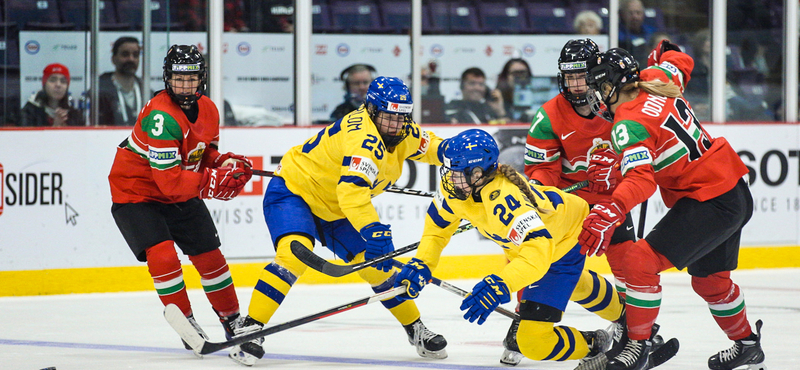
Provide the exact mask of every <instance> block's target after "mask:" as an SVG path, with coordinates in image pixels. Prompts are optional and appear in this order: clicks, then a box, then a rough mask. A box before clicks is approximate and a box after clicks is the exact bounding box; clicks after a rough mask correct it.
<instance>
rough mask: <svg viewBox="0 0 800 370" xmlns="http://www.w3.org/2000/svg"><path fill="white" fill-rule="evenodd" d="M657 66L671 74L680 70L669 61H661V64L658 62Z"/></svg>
mask: <svg viewBox="0 0 800 370" xmlns="http://www.w3.org/2000/svg"><path fill="white" fill-rule="evenodd" d="M658 66H659V67H661V68H664V69H666V70H667V71H669V73H672V74H673V75H676V74H678V73H680V72H681V71H680V70H679V69H678V67H676V66H675V65H674V64H672V63H670V62H661V64H659V65H658Z"/></svg>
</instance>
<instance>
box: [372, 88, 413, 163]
mask: <svg viewBox="0 0 800 370" xmlns="http://www.w3.org/2000/svg"><path fill="white" fill-rule="evenodd" d="M366 108H367V113H368V114H369V117H370V119H371V120H372V122H373V123H374V124H375V127H376V128H377V129H378V132H379V133H380V134H381V139H382V140H383V144H384V145H385V146H386V148H387V149H392V148H394V147H396V146H398V145H400V143H401V142H403V140H405V138H406V137H407V136H408V133H409V131H410V130H411V126H410V124H411V122H412V119H411V112H412V111H413V109H414V102H413V101H412V100H411V93H410V92H409V91H408V87H407V86H406V84H405V83H403V81H402V80H401V79H399V78H396V77H384V76H380V77H378V78H376V79H374V80H372V82H371V83H370V85H369V89H368V90H367V101H366ZM401 120H402V127H401V128H400V130H398V131H396V133H395V128H396V127H397V124H398V122H400V121H401Z"/></svg>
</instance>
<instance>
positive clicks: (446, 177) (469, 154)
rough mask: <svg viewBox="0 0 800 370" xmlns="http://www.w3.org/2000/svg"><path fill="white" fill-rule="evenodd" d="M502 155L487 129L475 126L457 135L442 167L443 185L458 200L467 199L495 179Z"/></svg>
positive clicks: (449, 145) (451, 143)
mask: <svg viewBox="0 0 800 370" xmlns="http://www.w3.org/2000/svg"><path fill="white" fill-rule="evenodd" d="M499 154H500V151H499V149H498V147H497V143H496V142H495V141H494V138H492V137H491V135H489V134H488V133H486V132H485V131H482V130H478V129H471V130H467V131H464V132H462V133H460V134H458V135H456V136H454V137H453V138H452V139H450V141H449V143H448V144H447V148H445V151H444V164H443V166H442V167H441V168H440V169H439V173H440V174H441V177H442V188H444V190H445V191H446V192H447V193H448V194H450V195H452V196H453V197H455V198H456V199H460V200H466V199H467V197H469V196H470V195H472V194H474V193H475V189H476V188H478V187H480V186H482V185H484V184H486V183H488V182H489V181H491V180H492V179H493V178H494V176H495V174H496V173H497V167H498V165H497V159H498V156H499Z"/></svg>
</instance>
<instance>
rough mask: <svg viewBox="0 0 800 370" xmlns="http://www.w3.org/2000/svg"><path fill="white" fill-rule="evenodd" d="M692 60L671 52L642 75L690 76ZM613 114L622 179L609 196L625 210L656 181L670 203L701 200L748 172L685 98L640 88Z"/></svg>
mask: <svg viewBox="0 0 800 370" xmlns="http://www.w3.org/2000/svg"><path fill="white" fill-rule="evenodd" d="M664 61H666V63H664ZM692 63H693V61H692V60H691V57H689V56H688V55H686V54H684V53H680V52H670V53H669V54H664V56H662V63H661V65H660V66H654V67H650V68H647V69H645V70H644V71H642V72H641V74H640V77H641V80H642V81H653V80H661V81H670V80H672V81H676V80H677V79H676V78H675V73H683V74H686V75H688V74H689V73H691V69H692ZM665 66H667V67H669V66H672V67H674V68H664V67H665ZM614 118H615V122H614V127H613V129H612V135H611V141H612V143H613V145H614V150H615V151H616V152H617V153H621V157H622V162H621V170H622V173H623V176H624V178H623V181H622V182H621V183H620V184H619V185H618V186H617V188H616V190H615V191H614V195H613V199H614V201H615V202H617V204H620V205H623V206H624V209H625V210H630V209H631V207H633V206H635V205H637V204H639V203H641V202H643V201H644V200H646V199H647V198H649V197H650V195H652V194H653V192H655V184H657V185H658V186H659V188H660V189H661V197H662V199H663V200H664V203H665V204H666V205H667V207H672V206H673V205H674V204H675V202H676V201H678V200H679V199H681V198H684V197H688V198H692V199H696V200H698V201H701V202H702V201H706V200H709V199H712V198H714V197H717V196H719V195H721V194H724V193H725V192H727V191H729V190H731V189H733V187H734V186H735V185H736V183H737V182H738V181H739V179H740V178H741V177H742V176H744V175H745V174H746V173H747V172H748V170H747V167H745V165H744V163H743V162H742V160H741V159H740V158H739V155H738V154H736V151H734V149H733V148H732V147H731V145H730V144H729V143H728V141H727V140H725V138H723V137H718V138H714V137H712V136H711V135H710V134H709V133H708V132H706V130H705V129H704V128H703V127H702V125H701V124H700V122H699V121H697V118H695V116H694V113H693V112H692V110H691V107H690V105H689V103H687V102H686V100H684V99H683V98H667V97H663V96H658V95H651V94H648V93H647V92H645V91H644V90H640V93H639V95H638V96H637V97H636V99H634V100H633V101H630V102H627V103H624V104H621V105H620V106H619V107H617V109H616V112H615V114H614Z"/></svg>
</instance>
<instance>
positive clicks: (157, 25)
mask: <svg viewBox="0 0 800 370" xmlns="http://www.w3.org/2000/svg"><path fill="white" fill-rule="evenodd" d="M106 1H109V0H106ZM114 1H115V3H116V8H117V20H118V21H119V22H120V23H125V24H130V25H132V27H133V29H136V30H141V29H142V0H114ZM150 4H151V5H150V9H151V11H152V13H150V22H151V25H152V30H154V31H165V30H167V29H169V30H170V31H182V30H183V29H184V24H183V23H182V22H179V21H178V9H177V8H176V6H175V5H173V4H172V2H169V5H170V7H169V9H167V7H168V6H167V5H168V0H151V2H150ZM168 11H169V12H168Z"/></svg>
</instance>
